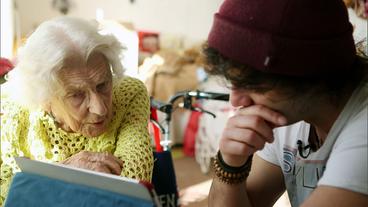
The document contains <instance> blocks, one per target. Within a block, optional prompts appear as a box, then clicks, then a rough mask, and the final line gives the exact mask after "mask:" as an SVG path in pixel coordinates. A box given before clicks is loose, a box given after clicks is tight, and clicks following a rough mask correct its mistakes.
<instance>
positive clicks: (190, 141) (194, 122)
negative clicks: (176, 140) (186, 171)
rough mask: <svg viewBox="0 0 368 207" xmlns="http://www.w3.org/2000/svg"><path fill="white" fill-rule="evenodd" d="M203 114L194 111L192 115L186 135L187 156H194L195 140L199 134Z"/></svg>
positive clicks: (185, 151)
mask: <svg viewBox="0 0 368 207" xmlns="http://www.w3.org/2000/svg"><path fill="white" fill-rule="evenodd" d="M201 114H202V113H201V112H198V111H192V113H191V114H190V117H189V120H188V124H187V127H186V130H185V133H184V147H183V148H184V149H183V150H184V154H185V155H187V156H191V157H193V156H194V151H195V138H196V135H197V132H198V126H199V118H200V116H201Z"/></svg>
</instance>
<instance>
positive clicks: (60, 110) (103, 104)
mask: <svg viewBox="0 0 368 207" xmlns="http://www.w3.org/2000/svg"><path fill="white" fill-rule="evenodd" d="M67 65H68V66H67V67H66V68H64V69H62V70H61V71H60V72H59V73H58V77H59V80H60V82H61V86H62V90H61V91H62V92H61V94H59V95H58V96H56V97H54V98H53V99H52V100H51V102H50V105H51V107H50V108H51V112H52V114H53V115H54V117H55V121H56V122H57V123H58V124H59V125H60V127H61V128H62V129H64V130H65V131H68V132H78V133H81V134H82V135H84V136H86V137H95V136H99V135H101V134H102V133H104V132H105V131H106V129H107V126H108V124H109V122H110V120H111V116H112V74H111V71H110V68H109V64H108V63H107V60H106V58H105V57H104V56H103V55H101V54H97V53H96V54H92V55H91V56H90V58H89V59H88V61H87V63H80V62H78V60H69V61H68V64H67Z"/></svg>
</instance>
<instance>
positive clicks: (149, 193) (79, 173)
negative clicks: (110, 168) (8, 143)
mask: <svg viewBox="0 0 368 207" xmlns="http://www.w3.org/2000/svg"><path fill="white" fill-rule="evenodd" d="M14 159H15V161H16V163H17V165H18V166H19V168H20V169H21V171H22V172H26V173H31V174H36V175H40V176H45V177H49V178H52V179H57V180H62V181H65V182H68V183H74V184H79V185H84V186H89V187H94V188H97V189H101V190H106V191H110V192H114V193H118V194H121V195H125V196H129V197H132V198H137V199H142V200H145V201H148V202H152V203H153V204H154V205H155V206H161V205H160V204H159V201H158V198H157V195H156V193H155V190H154V188H153V186H152V185H151V184H150V183H148V182H142V181H138V180H135V179H130V178H127V177H122V176H118V175H112V174H107V173H101V172H96V171H92V170H86V169H81V168H76V167H71V166H67V165H63V164H58V163H47V162H43V161H37V160H31V159H29V158H26V157H15V158H14Z"/></svg>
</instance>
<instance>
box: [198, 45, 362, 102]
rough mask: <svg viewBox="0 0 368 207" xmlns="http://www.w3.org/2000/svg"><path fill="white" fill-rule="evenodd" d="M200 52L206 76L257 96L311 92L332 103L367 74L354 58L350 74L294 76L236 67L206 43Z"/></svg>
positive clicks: (242, 66)
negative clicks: (324, 96) (214, 77)
mask: <svg viewBox="0 0 368 207" xmlns="http://www.w3.org/2000/svg"><path fill="white" fill-rule="evenodd" d="M202 53H203V58H204V61H205V69H206V71H207V73H209V74H210V75H216V76H222V77H224V78H225V79H226V80H227V81H229V82H230V83H231V86H232V87H233V88H241V89H247V90H251V91H254V92H257V93H265V92H268V91H270V90H273V89H277V90H279V91H281V92H283V93H284V94H285V95H287V96H289V97H290V98H292V97H299V96H302V95H305V94H307V93H309V94H310V93H313V94H314V95H323V94H326V95H328V96H330V98H332V100H335V99H338V98H339V96H340V94H341V93H343V90H344V89H345V88H346V86H348V85H350V86H352V87H354V86H356V85H358V84H359V82H360V81H361V80H362V79H363V78H365V79H366V78H367V71H368V61H367V59H363V58H361V57H358V56H357V58H356V62H355V65H354V66H353V67H352V69H351V71H350V73H347V74H335V75H331V76H327V75H323V76H319V77H315V76H311V77H296V76H287V75H282V74H273V73H266V72H262V71H260V70H257V69H255V68H253V67H251V66H249V65H244V64H240V63H238V62H236V61H233V60H231V59H229V58H227V57H224V56H223V55H222V54H220V53H219V52H218V51H217V50H216V49H214V48H211V47H209V46H208V44H204V46H203V50H202Z"/></svg>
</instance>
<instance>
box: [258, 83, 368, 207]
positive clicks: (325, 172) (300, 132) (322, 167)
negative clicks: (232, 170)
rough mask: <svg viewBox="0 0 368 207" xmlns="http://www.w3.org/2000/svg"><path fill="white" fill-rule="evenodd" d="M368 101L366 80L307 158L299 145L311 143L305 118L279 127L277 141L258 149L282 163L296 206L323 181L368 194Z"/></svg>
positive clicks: (262, 153)
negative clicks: (320, 142)
mask: <svg viewBox="0 0 368 207" xmlns="http://www.w3.org/2000/svg"><path fill="white" fill-rule="evenodd" d="M367 105H368V83H364V84H361V86H360V87H358V88H357V89H356V90H355V92H354V93H353V95H352V96H351V98H350V99H349V101H348V103H347V104H346V106H345V107H344V109H343V111H342V112H341V113H340V115H339V117H338V119H337V120H336V121H335V123H334V124H333V126H332V128H331V130H330V132H329V134H328V136H327V138H326V140H325V142H324V144H323V145H322V146H321V148H320V149H319V150H318V151H316V152H311V153H310V155H309V156H308V157H307V158H306V159H304V158H302V157H301V156H300V155H299V153H298V147H297V140H302V142H303V143H304V144H305V145H307V144H308V135H309V128H310V125H309V124H307V123H305V122H298V123H295V124H293V125H290V126H286V127H280V128H277V129H275V130H274V136H275V141H274V142H273V143H272V144H266V146H265V148H264V149H263V150H262V151H259V152H257V155H259V156H260V157H261V158H263V159H264V160H266V161H269V162H271V163H273V164H276V165H278V166H281V168H282V171H283V174H284V179H285V185H286V189H287V191H288V195H289V199H290V202H291V204H292V206H299V205H300V204H301V203H303V201H304V200H305V199H306V198H307V197H308V196H309V195H310V193H311V192H312V191H313V190H314V189H315V188H316V186H319V185H326V186H333V187H337V188H343V189H347V190H351V191H354V192H359V193H363V194H366V195H368V136H367V131H368V121H367V119H368V109H367V108H368V107H367ZM316 107H318V106H316ZM307 152H308V151H304V154H305V155H306V154H307Z"/></svg>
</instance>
